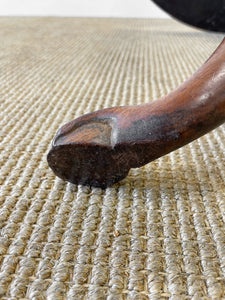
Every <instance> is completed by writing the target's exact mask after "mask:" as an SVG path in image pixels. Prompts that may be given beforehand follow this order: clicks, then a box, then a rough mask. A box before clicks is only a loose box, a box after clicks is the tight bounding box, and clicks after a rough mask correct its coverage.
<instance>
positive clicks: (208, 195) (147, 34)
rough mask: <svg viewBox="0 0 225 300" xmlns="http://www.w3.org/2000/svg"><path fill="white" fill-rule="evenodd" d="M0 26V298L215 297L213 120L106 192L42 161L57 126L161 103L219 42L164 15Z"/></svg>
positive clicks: (220, 144) (224, 218)
mask: <svg viewBox="0 0 225 300" xmlns="http://www.w3.org/2000/svg"><path fill="white" fill-rule="evenodd" d="M0 28H1V30H0V107H1V108H0V150H1V154H0V165H1V171H0V184H1V193H0V209H1V212H0V227H1V237H0V299H3V300H4V299H37V300H39V299H49V300H58V299H75V300H78V299H90V300H94V299H110V300H122V299H135V300H138V299H140V300H142V299H177V300H182V299H196V300H197V299H204V300H207V299H225V230H224V228H225V227H224V224H225V183H224V178H225V154H224V149H225V126H224V125H222V126H220V127H219V128H217V129H215V130H214V131H212V132H210V133H208V134H207V135H205V136H204V137H202V138H200V139H198V140H196V141H194V142H192V143H191V144H189V145H187V146H185V147H183V148H181V149H179V150H177V151H175V152H173V153H171V154H169V155H166V156H164V157H162V158H160V159H158V160H156V161H154V162H152V163H150V164H148V165H146V166H144V167H142V168H139V169H133V170H131V171H130V173H129V175H128V177H127V178H126V179H124V180H123V181H121V182H119V183H117V184H115V185H113V186H112V187H110V188H107V189H106V190H102V189H100V188H91V187H86V186H82V185H80V186H76V185H73V184H69V183H66V182H64V181H62V180H61V179H59V178H57V177H55V175H54V174H53V173H52V171H51V170H50V169H49V167H48V165H47V162H46V155H47V153H48V151H49V149H50V145H51V140H52V138H53V136H54V135H55V132H56V131H57V129H58V128H59V127H60V126H61V125H63V124H64V123H66V122H68V121H70V120H72V119H74V118H75V117H78V116H80V115H82V114H84V113H88V112H91V111H94V110H98V109H101V108H104V107H110V106H116V105H134V104H140V103H147V102H150V101H153V100H156V99H157V98H159V97H161V96H163V95H165V94H167V93H168V92H170V91H171V90H172V89H174V88H176V87H177V86H178V85H179V84H180V83H181V82H183V81H184V80H185V79H186V78H188V77H189V76H190V75H191V74H192V73H193V72H195V70H197V68H198V67H199V66H201V64H202V63H203V62H204V61H205V60H206V59H207V58H208V57H209V55H210V54H211V53H212V52H213V51H214V50H215V48H216V47H217V46H218V44H219V43H220V41H221V40H222V38H223V36H222V35H219V34H212V33H206V32H203V31H200V30H196V29H193V28H190V27H188V26H185V25H182V24H180V23H178V22H176V21H173V20H145V19H142V20H139V19H89V18H7V17H5V18H0Z"/></svg>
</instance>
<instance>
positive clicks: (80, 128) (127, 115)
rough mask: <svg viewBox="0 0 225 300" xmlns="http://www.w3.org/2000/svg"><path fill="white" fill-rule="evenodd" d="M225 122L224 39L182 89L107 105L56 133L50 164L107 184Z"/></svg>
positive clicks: (76, 178) (66, 175)
mask: <svg viewBox="0 0 225 300" xmlns="http://www.w3.org/2000/svg"><path fill="white" fill-rule="evenodd" d="M224 121H225V40H224V41H223V42H222V43H221V45H220V46H219V47H218V48H217V50H216V51H215V52H214V53H213V55H212V56H211V57H210V59H208V60H207V61H206V63H205V64H204V65H203V66H202V67H201V68H200V69H199V70H198V71H197V72H196V73H195V74H194V75H193V76H192V77H190V78H189V79H188V80H187V81H186V82H185V83H183V84H182V85H181V86H180V87H179V88H178V89H176V90H175V91H173V92H171V93H170V94H169V95H167V96H166V97H163V98H161V99H159V100H157V101H155V102H152V103H149V104H143V105H138V106H123V107H113V108H107V109H103V110H100V111H96V112H93V113H90V114H87V115H84V116H82V117H79V118H77V119H75V120H73V121H71V122H70V123H68V124H66V125H64V126H63V127H62V128H61V129H59V131H58V132H57V134H56V136H55V138H54V140H53V143H52V149H51V150H50V152H49V153H48V157H47V160H48V163H49V166H50V167H51V168H52V170H53V171H54V173H55V174H56V175H57V176H59V177H60V178H62V179H64V180H67V181H69V182H72V183H75V184H84V185H91V186H96V187H102V188H105V187H107V186H109V185H112V184H113V183H115V182H118V181H119V180H121V179H123V178H124V177H126V176H127V174H128V172H129V169H130V168H136V167H140V166H143V165H145V164H147V163H148V162H150V161H152V160H154V159H156V158H158V157H160V156H163V155H165V154H167V153H169V152H170V151H173V150H175V149H177V148H179V147H182V146H184V145H185V144H187V143H189V142H191V141H193V140H194V139H197V138H199V137H200V136H202V135H204V134H205V133H207V132H208V131H210V130H212V129H214V128H215V127H217V126H219V125H220V124H222V123H223V122H224Z"/></svg>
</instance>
